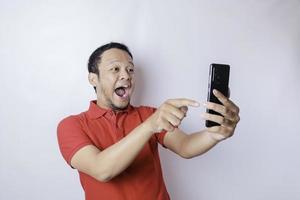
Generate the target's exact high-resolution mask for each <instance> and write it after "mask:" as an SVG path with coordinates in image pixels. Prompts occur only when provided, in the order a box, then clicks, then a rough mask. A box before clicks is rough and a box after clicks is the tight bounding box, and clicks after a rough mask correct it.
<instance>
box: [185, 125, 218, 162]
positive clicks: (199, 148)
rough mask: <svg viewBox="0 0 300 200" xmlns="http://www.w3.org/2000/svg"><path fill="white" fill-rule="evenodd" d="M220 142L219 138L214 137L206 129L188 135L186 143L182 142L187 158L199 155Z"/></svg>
mask: <svg viewBox="0 0 300 200" xmlns="http://www.w3.org/2000/svg"><path fill="white" fill-rule="evenodd" d="M217 143H218V140H216V139H214V138H213V137H212V136H211V133H209V132H208V131H206V130H203V131H199V132H196V133H193V134H190V135H188V136H187V137H186V138H185V140H184V143H183V144H182V152H183V154H184V155H185V156H184V157H185V158H192V157H195V156H199V155H201V154H203V153H205V152H207V151H208V150H210V149H211V148H212V147H214V146H215V145H216V144H217Z"/></svg>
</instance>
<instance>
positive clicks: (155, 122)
mask: <svg viewBox="0 0 300 200" xmlns="http://www.w3.org/2000/svg"><path fill="white" fill-rule="evenodd" d="M187 106H193V107H198V106H199V103H198V102H197V101H194V100H190V99H169V100H167V101H166V102H164V103H163V104H162V105H161V106H160V107H159V108H158V109H157V110H156V111H155V113H153V114H152V115H151V116H150V117H149V118H148V119H147V120H146V123H148V124H149V125H150V129H151V131H152V132H153V133H156V132H160V131H162V130H166V131H173V130H174V128H175V127H177V126H179V125H180V123H181V121H182V119H183V118H184V117H185V116H186V112H187Z"/></svg>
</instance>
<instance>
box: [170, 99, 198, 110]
mask: <svg viewBox="0 0 300 200" xmlns="http://www.w3.org/2000/svg"><path fill="white" fill-rule="evenodd" d="M167 103H169V104H171V105H173V106H175V107H177V108H180V107H182V106H193V107H198V106H200V103H199V102H197V101H195V100H192V99H185V98H180V99H169V100H168V101H167Z"/></svg>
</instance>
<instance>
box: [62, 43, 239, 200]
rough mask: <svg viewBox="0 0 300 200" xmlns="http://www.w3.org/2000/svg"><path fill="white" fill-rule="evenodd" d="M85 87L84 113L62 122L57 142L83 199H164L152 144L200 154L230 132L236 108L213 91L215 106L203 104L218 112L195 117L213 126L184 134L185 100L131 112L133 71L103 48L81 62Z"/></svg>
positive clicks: (127, 59)
mask: <svg viewBox="0 0 300 200" xmlns="http://www.w3.org/2000/svg"><path fill="white" fill-rule="evenodd" d="M88 70H89V76H88V79H89V82H90V84H91V85H92V86H93V87H94V88H95V91H96V94H97V100H95V101H91V102H90V107H89V109H88V111H85V112H83V113H80V114H78V115H72V116H69V117H67V118H65V119H63V120H62V121H61V122H60V123H59V125H58V142H59V146H60V150H61V153H62V155H63V157H64V159H65V160H66V161H67V163H68V164H69V165H70V166H71V167H72V168H75V169H77V170H78V171H79V175H80V180H81V184H82V187H83V189H84V191H85V198H86V199H87V200H100V199H105V200H119V199H120V200H121V199H129V200H140V199H143V200H168V199H170V197H169V194H168V192H167V190H166V187H165V184H164V180H163V176H162V171H161V165H160V160H159V155H158V143H160V144H161V145H163V146H164V147H165V148H168V149H169V150H171V151H173V152H174V153H176V154H178V155H179V156H181V157H183V158H192V157H195V156H198V155H201V154H203V153H205V152H206V151H208V150H209V149H211V148H212V147H213V146H215V145H216V144H217V143H218V142H220V141H222V140H224V139H226V138H228V137H230V136H232V135H233V133H234V130H235V127H236V125H237V123H238V121H239V114H238V113H239V108H238V107H237V106H236V105H235V104H234V103H233V102H232V101H231V100H229V99H228V98H226V97H225V96H223V95H222V94H221V93H220V92H218V91H214V94H215V96H217V97H218V99H219V100H220V101H221V102H222V103H223V105H218V104H214V103H210V102H207V103H205V104H204V106H205V107H207V108H210V109H213V110H215V111H217V112H219V113H221V114H222V115H223V116H224V117H222V116H219V115H212V114H208V113H204V114H203V118H204V119H208V120H211V121H214V122H217V123H219V124H221V126H215V127H211V128H208V129H205V130H203V131H200V132H197V133H193V134H186V133H184V132H183V131H182V130H181V129H179V128H178V126H179V125H180V123H181V121H182V120H183V118H184V117H185V116H186V113H187V111H188V109H187V107H188V106H195V107H197V106H199V103H198V102H196V101H194V100H190V99H184V98H181V99H169V100H167V101H166V102H164V103H163V104H162V105H161V106H160V107H159V108H157V109H155V108H152V107H147V106H140V107H134V106H132V105H130V98H131V95H132V93H133V90H134V85H135V77H134V76H135V67H134V63H133V57H132V54H131V53H130V51H129V49H128V48H127V47H126V46H125V45H123V44H120V43H109V44H106V45H103V46H101V47H99V48H98V49H96V50H95V51H94V52H93V54H92V55H91V56H90V58H89V63H88Z"/></svg>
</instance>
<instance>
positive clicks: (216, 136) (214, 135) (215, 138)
mask: <svg viewBox="0 0 300 200" xmlns="http://www.w3.org/2000/svg"><path fill="white" fill-rule="evenodd" d="M206 135H207V136H208V137H209V139H210V140H211V141H212V142H213V143H219V142H221V141H223V140H224V139H226V138H225V137H224V136H223V135H221V134H219V133H214V132H209V131H206Z"/></svg>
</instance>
